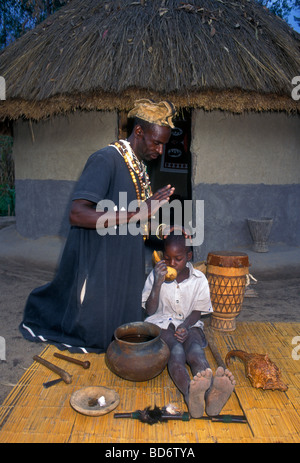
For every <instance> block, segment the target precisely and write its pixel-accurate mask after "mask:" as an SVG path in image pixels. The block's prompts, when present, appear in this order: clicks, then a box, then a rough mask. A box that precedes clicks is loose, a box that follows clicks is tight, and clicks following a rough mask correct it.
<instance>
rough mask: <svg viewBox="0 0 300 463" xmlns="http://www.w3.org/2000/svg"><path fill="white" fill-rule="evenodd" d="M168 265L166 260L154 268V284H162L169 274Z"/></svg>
mask: <svg viewBox="0 0 300 463" xmlns="http://www.w3.org/2000/svg"><path fill="white" fill-rule="evenodd" d="M167 272H168V270H167V265H166V262H165V261H164V260H160V261H159V262H157V264H156V265H155V267H154V284H160V285H161V284H162V283H163V282H164V281H165V277H166V274H167Z"/></svg>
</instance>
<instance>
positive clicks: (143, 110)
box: [128, 98, 176, 129]
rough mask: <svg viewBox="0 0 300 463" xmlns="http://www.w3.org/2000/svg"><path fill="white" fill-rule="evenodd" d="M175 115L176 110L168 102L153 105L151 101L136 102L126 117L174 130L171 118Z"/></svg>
mask: <svg viewBox="0 0 300 463" xmlns="http://www.w3.org/2000/svg"><path fill="white" fill-rule="evenodd" d="M175 114H176V108H175V106H174V105H173V103H171V102H170V101H167V100H165V101H160V102H159V103H155V102H154V101H153V100H147V99H145V98H144V99H142V100H137V101H135V102H134V108H133V109H132V110H131V111H129V113H128V117H138V118H140V119H142V120H143V121H147V122H150V123H151V124H156V125H160V126H164V127H171V128H172V129H173V128H174V124H173V122H172V118H173V117H174V116H175Z"/></svg>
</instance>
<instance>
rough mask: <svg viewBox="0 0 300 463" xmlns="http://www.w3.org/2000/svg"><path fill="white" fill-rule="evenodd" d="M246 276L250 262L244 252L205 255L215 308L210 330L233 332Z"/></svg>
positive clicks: (222, 252) (242, 297)
mask: <svg viewBox="0 0 300 463" xmlns="http://www.w3.org/2000/svg"><path fill="white" fill-rule="evenodd" d="M248 273H249V259H248V255H247V254H245V253H238V252H230V251H228V252H227V251H217V252H210V253H209V254H208V256H207V270H206V277H207V279H208V283H209V287H210V297H211V302H212V306H213V309H214V311H213V314H212V318H211V327H212V328H214V329H216V330H220V331H234V330H235V328H236V322H235V318H236V317H237V315H238V314H239V313H240V311H241V307H242V303H243V300H244V294H245V288H246V275H247V274H248Z"/></svg>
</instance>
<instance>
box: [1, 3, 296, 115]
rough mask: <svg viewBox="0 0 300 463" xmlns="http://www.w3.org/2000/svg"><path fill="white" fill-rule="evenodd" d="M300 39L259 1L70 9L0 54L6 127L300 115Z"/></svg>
mask: <svg viewBox="0 0 300 463" xmlns="http://www.w3.org/2000/svg"><path fill="white" fill-rule="evenodd" d="M299 45H300V40H299V34H297V33H295V32H294V31H292V29H291V28H290V27H289V26H288V25H287V24H286V23H285V22H284V21H282V20H281V19H279V18H278V17H276V16H274V15H273V14H271V13H270V12H269V11H268V10H267V9H266V8H263V7H262V6H261V5H259V4H258V3H257V2H256V1H254V0H247V1H246V0H240V1H239V2H232V1H228V0H222V1H221V0H205V1H204V0H193V1H190V2H187V3H184V2H182V1H180V0H152V1H140V2H139V1H137V2H132V0H122V1H116V0H114V1H105V2H99V1H97V0H87V1H85V2H82V1H81V0H73V1H72V2H71V3H70V4H68V5H66V6H65V7H64V8H62V9H61V10H59V11H58V12H56V13H55V14H54V15H53V16H51V17H49V18H48V19H47V20H46V21H44V22H43V23H41V24H40V25H39V26H37V27H36V28H35V29H34V30H32V31H30V32H28V33H26V34H25V35H24V36H22V37H21V38H20V39H18V40H17V41H16V42H15V43H13V44H11V45H10V46H9V47H7V49H5V50H4V51H2V53H1V54H0V75H2V76H3V77H5V79H6V86H7V96H6V98H7V100H6V101H2V102H1V104H0V117H2V118H4V117H5V116H8V117H10V118H17V117H21V116H25V117H29V118H33V119H40V118H43V117H47V116H51V115H53V114H56V113H63V112H66V111H74V110H76V109H85V110H91V109H103V110H113V109H129V108H130V107H131V106H132V103H133V100H134V98H135V97H136V96H137V95H138V96H143V97H151V96H152V97H161V96H163V97H168V98H172V100H173V101H174V103H175V104H176V105H177V106H190V107H202V108H204V109H208V110H211V109H215V108H220V109H224V110H229V111H237V112H241V111H244V110H253V109H254V110H256V111H261V110H285V111H296V110H298V108H299V105H298V103H297V102H296V101H294V100H293V99H292V98H291V90H292V84H291V80H292V78H293V77H294V76H296V75H298V74H299V68H300V53H299Z"/></svg>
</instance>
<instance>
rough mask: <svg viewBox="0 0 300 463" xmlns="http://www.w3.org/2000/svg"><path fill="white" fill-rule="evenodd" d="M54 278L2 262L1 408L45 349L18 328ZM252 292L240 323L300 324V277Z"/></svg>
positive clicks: (263, 283) (265, 282) (266, 280)
mask: <svg viewBox="0 0 300 463" xmlns="http://www.w3.org/2000/svg"><path fill="white" fill-rule="evenodd" d="M53 274H54V273H53V270H50V269H49V268H45V267H43V266H41V265H40V266H34V265H32V264H29V263H26V262H20V261H18V260H12V259H5V258H2V259H1V261H0V287H1V301H0V314H1V324H0V336H2V337H3V338H4V339H5V341H6V360H5V361H0V404H2V402H3V401H4V399H5V398H6V397H7V395H8V394H9V392H10V391H11V389H12V388H13V386H14V385H15V384H16V383H17V382H18V380H19V379H20V378H21V376H22V375H23V373H24V372H25V370H26V369H27V368H28V367H29V366H30V365H31V364H32V361H33V360H32V357H33V356H34V355H39V354H40V353H41V352H42V350H43V349H44V347H45V345H44V344H36V343H32V342H29V341H26V340H25V339H23V337H22V336H21V334H20V332H19V329H18V326H19V324H20V322H21V321H22V315H23V310H24V305H25V302H26V299H27V296H28V294H29V293H30V291H31V290H32V289H34V288H36V287H38V286H41V285H43V284H44V283H47V282H48V281H50V280H51V279H52V277H53ZM256 276H257V275H256ZM250 289H251V292H252V293H254V295H256V296H257V297H245V299H244V303H243V307H242V311H241V313H240V315H239V317H238V319H237V321H245V320H249V321H251V320H252V321H269V322H272V321H273V322H279V321H286V322H300V309H299V307H300V275H299V274H296V275H295V274H293V273H292V274H289V275H288V274H286V273H284V274H274V275H272V276H270V275H266V276H265V277H264V275H263V274H262V275H260V276H259V277H258V281H257V283H256V284H254V285H253V284H252V285H251V286H250ZM299 334H300V333H299Z"/></svg>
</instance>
